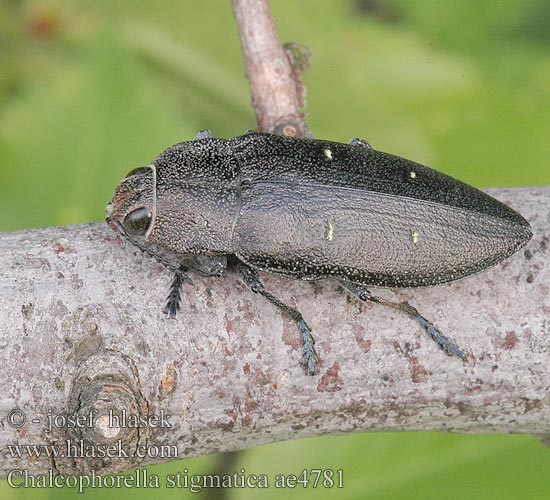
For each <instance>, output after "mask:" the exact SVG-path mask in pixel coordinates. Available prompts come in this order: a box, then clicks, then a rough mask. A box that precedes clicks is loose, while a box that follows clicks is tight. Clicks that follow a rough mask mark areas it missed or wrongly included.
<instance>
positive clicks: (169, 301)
mask: <svg viewBox="0 0 550 500" xmlns="http://www.w3.org/2000/svg"><path fill="white" fill-rule="evenodd" d="M186 271H187V269H186V268H185V267H183V266H180V267H179V269H178V270H177V271H176V272H175V273H174V278H173V279H172V283H170V291H169V293H168V297H166V305H165V306H164V309H163V310H162V312H163V313H164V314H167V315H168V317H169V318H175V317H176V316H177V314H178V311H179V309H180V304H181V285H183V283H184V282H185V281H189V283H190V284H191V285H192V284H193V280H192V279H191V278H190V277H189V276H187V274H186Z"/></svg>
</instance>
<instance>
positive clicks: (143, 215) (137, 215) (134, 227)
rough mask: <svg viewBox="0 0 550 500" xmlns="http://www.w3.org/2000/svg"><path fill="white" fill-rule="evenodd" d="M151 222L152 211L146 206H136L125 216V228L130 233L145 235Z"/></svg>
mask: <svg viewBox="0 0 550 500" xmlns="http://www.w3.org/2000/svg"><path fill="white" fill-rule="evenodd" d="M150 224H151V211H150V210H149V209H148V208H146V207H141V208H136V209H135V210H134V211H133V212H130V213H129V214H128V215H127V216H126V217H124V222H123V225H124V230H125V231H126V232H127V233H128V234H132V235H135V236H143V235H144V234H145V233H146V232H147V229H149V226H150Z"/></svg>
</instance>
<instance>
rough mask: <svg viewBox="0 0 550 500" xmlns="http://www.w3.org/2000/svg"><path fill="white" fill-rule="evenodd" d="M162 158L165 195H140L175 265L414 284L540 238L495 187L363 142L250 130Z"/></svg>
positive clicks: (491, 260) (158, 167)
mask: <svg viewBox="0 0 550 500" xmlns="http://www.w3.org/2000/svg"><path fill="white" fill-rule="evenodd" d="M153 164H154V167H155V168H154V170H153V171H154V175H155V176H156V178H155V185H156V193H155V196H151V193H150V191H148V190H147V191H141V192H137V191H136V194H135V199H133V200H131V206H132V207H136V206H139V205H140V203H141V204H143V206H147V207H148V208H150V210H151V213H152V214H153V220H152V222H151V229H150V231H149V233H148V234H147V235H146V241H142V242H141V246H142V248H147V249H149V251H150V253H153V254H156V255H159V254H161V253H162V254H165V253H166V251H168V252H171V253H173V254H174V255H172V256H171V257H170V259H169V260H174V258H173V257H174V256H175V257H176V260H177V255H183V254H204V255H215V254H218V255H221V254H234V255H236V256H237V257H238V258H239V259H241V260H242V261H244V262H245V263H247V264H249V265H251V266H252V267H255V268H257V269H260V270H263V271H270V272H276V273H280V274H283V275H285V276H289V277H293V278H302V279H309V280H313V279H322V278H327V277H336V278H343V279H347V280H349V281H354V282H359V283H362V284H364V285H377V286H387V287H414V286H422V285H432V284H438V283H443V282H447V281H452V280H455V279H458V278H461V277H464V276H467V275H469V274H473V273H475V272H477V271H481V270H483V269H486V268H488V267H490V266H492V265H494V264H496V263H497V262H500V261H501V260H503V259H505V258H506V257H508V256H509V255H511V254H513V253H514V252H515V251H517V250H518V249H519V248H521V247H522V246H523V245H524V244H525V243H526V242H527V241H528V240H529V238H530V237H531V231H530V229H529V225H528V224H527V222H526V221H525V219H523V217H521V216H520V215H519V214H518V213H517V212H515V211H513V210H512V209H510V208H509V207H507V206H506V205H504V204H503V203H501V202H499V201H497V200H495V199H494V198H491V197H490V196H488V195H487V194H485V193H483V192H481V191H479V190H477V189H475V188H473V187H471V186H468V185H466V184H464V183H462V182H460V181H457V180H455V179H452V178H450V177H448V176H446V175H444V174H441V173H439V172H437V171H435V170H432V169H429V168H427V167H424V166H422V165H419V164H417V163H415V162H412V161H409V160H406V159H403V158H399V157H396V156H393V155H390V154H387V153H381V152H378V151H375V150H372V149H370V148H368V147H365V146H362V145H349V144H340V143H334V142H330V141H319V140H312V139H292V138H285V137H279V136H275V135H270V134H258V133H249V134H246V135H244V136H241V137H236V138H234V139H230V140H224V139H213V138H204V139H201V140H197V141H191V142H184V143H180V144H177V145H175V146H173V147H171V148H169V149H167V150H166V151H165V152H164V153H162V154H161V155H160V156H159V157H158V158H157V159H156V160H155V161H154V162H153ZM148 175H149V174H148ZM128 183H131V184H135V183H136V181H135V180H133V177H132V176H131V177H130V178H128V179H126V180H125V181H124V182H123V183H122V184H121V187H119V188H118V190H117V194H115V197H114V198H113V202H114V203H116V200H117V199H118V198H120V196H119V195H118V192H119V191H123V192H124V193H125V194H126V193H127V192H128V189H129V188H128V186H127V184H128ZM126 213H127V212H126V211H125V210H124V209H118V210H117V211H116V215H115V217H118V218H120V219H122V218H123V217H124V215H126ZM165 260H166V259H165Z"/></svg>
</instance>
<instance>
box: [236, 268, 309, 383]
mask: <svg viewBox="0 0 550 500" xmlns="http://www.w3.org/2000/svg"><path fill="white" fill-rule="evenodd" d="M237 273H238V274H239V276H240V278H241V279H242V280H243V281H244V283H245V284H246V285H247V286H248V288H250V289H251V290H252V291H253V292H254V293H258V294H260V295H262V296H263V297H265V298H266V299H267V300H269V302H271V303H272V304H274V305H275V307H277V308H278V309H280V310H281V311H283V312H284V313H286V314H288V315H289V316H290V317H291V318H292V319H293V320H294V321H296V323H298V328H299V329H300V331H301V332H302V363H303V365H304V366H305V368H306V371H307V374H308V375H315V374H316V373H317V359H318V358H317V353H316V352H315V347H314V345H315V339H314V338H313V335H311V330H310V328H309V326H308V325H307V323H306V322H305V320H304V318H303V316H302V314H301V313H300V311H298V310H296V309H294V308H292V307H290V306H287V305H286V304H285V303H284V302H281V301H280V300H279V299H278V298H277V297H274V296H273V295H271V294H270V293H269V292H268V291H267V290H265V289H264V285H263V283H262V281H261V279H260V275H259V274H258V272H257V271H256V270H255V269H253V268H251V267H249V266H247V265H246V264H243V263H239V264H238V265H237Z"/></svg>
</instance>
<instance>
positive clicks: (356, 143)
mask: <svg viewBox="0 0 550 500" xmlns="http://www.w3.org/2000/svg"><path fill="white" fill-rule="evenodd" d="M349 143H350V144H351V145H352V146H363V147H364V148H367V149H372V146H371V145H370V144H369V143H368V142H367V141H365V139H359V138H358V137H354V138H353V139H351V140H350V141H349Z"/></svg>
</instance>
